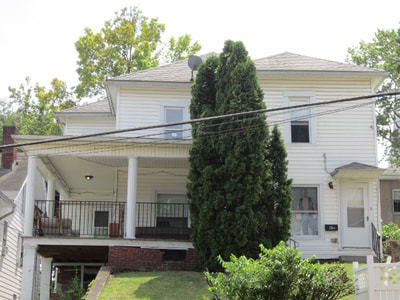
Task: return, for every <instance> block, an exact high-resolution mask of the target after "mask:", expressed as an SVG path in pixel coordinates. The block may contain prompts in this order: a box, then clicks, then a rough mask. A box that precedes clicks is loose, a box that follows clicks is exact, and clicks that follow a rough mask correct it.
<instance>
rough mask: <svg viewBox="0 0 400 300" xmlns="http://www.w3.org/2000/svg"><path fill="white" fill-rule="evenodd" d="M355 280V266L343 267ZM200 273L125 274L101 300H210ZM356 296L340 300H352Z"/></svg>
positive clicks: (112, 281)
mask: <svg viewBox="0 0 400 300" xmlns="http://www.w3.org/2000/svg"><path fill="white" fill-rule="evenodd" d="M343 266H344V267H345V269H346V271H347V273H348V274H349V276H350V277H351V278H353V266H352V265H351V264H343ZM207 287H208V286H207V282H206V280H205V278H204V274H203V273H201V272H184V271H168V272H125V273H119V274H116V275H113V276H112V277H111V279H110V281H109V282H108V283H107V285H106V287H105V288H104V290H103V292H102V294H101V295H100V297H98V299H100V300H106V299H111V300H113V299H140V300H158V299H162V300H196V299H199V300H203V299H211V293H210V292H209V291H208V290H207ZM353 299H354V295H351V296H348V297H345V298H342V299H341V300H353Z"/></svg>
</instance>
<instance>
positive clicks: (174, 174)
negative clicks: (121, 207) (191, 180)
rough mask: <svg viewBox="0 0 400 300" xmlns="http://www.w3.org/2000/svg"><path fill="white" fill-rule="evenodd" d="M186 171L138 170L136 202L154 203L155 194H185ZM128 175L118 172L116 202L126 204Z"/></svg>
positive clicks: (122, 171)
mask: <svg viewBox="0 0 400 300" xmlns="http://www.w3.org/2000/svg"><path fill="white" fill-rule="evenodd" d="M187 172H188V171H187V170H185V169H155V168H139V169H138V182H137V200H136V201H137V202H156V193H157V192H160V193H166V192H169V193H180V194H185V193H186V182H187ZM127 180H128V173H127V172H126V171H124V170H121V171H118V188H117V197H118V198H117V201H121V202H126V191H127V185H126V184H127Z"/></svg>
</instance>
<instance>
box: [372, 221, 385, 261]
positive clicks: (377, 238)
mask: <svg viewBox="0 0 400 300" xmlns="http://www.w3.org/2000/svg"><path fill="white" fill-rule="evenodd" d="M371 228H372V230H371V232H372V250H374V252H375V255H376V257H377V258H378V259H379V260H381V258H382V256H381V252H382V251H381V235H380V233H379V232H378V230H377V229H376V227H375V224H374V223H371Z"/></svg>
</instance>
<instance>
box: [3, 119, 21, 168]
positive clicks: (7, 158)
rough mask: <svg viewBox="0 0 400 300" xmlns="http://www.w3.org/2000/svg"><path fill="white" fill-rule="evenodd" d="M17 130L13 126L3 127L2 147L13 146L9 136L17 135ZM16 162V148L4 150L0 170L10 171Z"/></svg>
mask: <svg viewBox="0 0 400 300" xmlns="http://www.w3.org/2000/svg"><path fill="white" fill-rule="evenodd" d="M17 133H18V129H17V128H16V127H15V126H3V145H10V144H14V140H13V139H12V137H11V135H13V134H17ZM16 160H17V148H16V147H14V148H5V149H3V150H2V155H1V168H2V169H12V168H13V167H14V162H15V161H16Z"/></svg>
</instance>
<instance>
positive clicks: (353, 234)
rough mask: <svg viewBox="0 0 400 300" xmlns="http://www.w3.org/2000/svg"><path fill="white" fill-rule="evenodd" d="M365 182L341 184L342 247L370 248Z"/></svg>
mask: <svg viewBox="0 0 400 300" xmlns="http://www.w3.org/2000/svg"><path fill="white" fill-rule="evenodd" d="M367 187H368V186H367V184H361V183H358V184H357V183H352V184H350V183H348V184H343V189H342V196H341V198H342V229H343V230H342V247H343V248H349V247H351V248H370V247H371V237H370V223H369V216H368V189H367Z"/></svg>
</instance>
